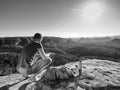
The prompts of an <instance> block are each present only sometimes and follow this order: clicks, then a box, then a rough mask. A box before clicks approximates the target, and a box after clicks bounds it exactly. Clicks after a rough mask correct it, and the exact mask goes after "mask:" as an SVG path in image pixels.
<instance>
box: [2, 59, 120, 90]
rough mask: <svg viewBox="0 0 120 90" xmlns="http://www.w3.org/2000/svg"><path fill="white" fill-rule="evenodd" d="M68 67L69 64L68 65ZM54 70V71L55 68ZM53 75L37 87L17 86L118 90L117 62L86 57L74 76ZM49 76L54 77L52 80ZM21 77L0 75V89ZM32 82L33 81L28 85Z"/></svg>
mask: <svg viewBox="0 0 120 90" xmlns="http://www.w3.org/2000/svg"><path fill="white" fill-rule="evenodd" d="M71 65H72V63H71ZM72 66H74V65H72ZM68 67H71V66H69V65H68ZM52 70H53V69H52ZM50 71H51V70H50ZM54 72H56V70H55V69H54ZM45 75H47V74H45ZM54 75H55V74H53V72H52V73H51V74H50V75H49V76H47V77H49V78H48V79H47V80H48V81H47V83H45V82H46V81H45V80H43V81H40V82H39V83H37V84H36V85H37V87H38V88H34V89H30V88H26V89H23V88H24V87H25V86H26V85H28V84H26V85H23V87H22V88H19V90H120V63H117V62H112V61H108V60H96V59H88V60H84V61H82V73H81V74H80V73H79V75H78V76H76V77H73V76H72V75H71V74H70V75H68V77H67V76H66V77H67V79H66V78H63V79H61V80H58V79H60V78H58V79H57V78H54V77H55V76H54ZM58 77H59V76H58ZM50 78H51V79H53V78H54V80H53V81H52V80H50ZM23 79H24V77H22V76H21V75H20V74H10V75H7V76H2V77H0V87H1V88H0V90H9V89H10V88H11V87H14V86H15V85H17V84H18V83H19V82H20V81H21V80H23ZM16 83H17V84H16ZM32 84H34V83H31V84H29V85H28V86H30V85H32ZM33 86H34V85H33Z"/></svg>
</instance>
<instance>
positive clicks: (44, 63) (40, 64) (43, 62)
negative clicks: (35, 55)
mask: <svg viewBox="0 0 120 90" xmlns="http://www.w3.org/2000/svg"><path fill="white" fill-rule="evenodd" d="M51 63H52V60H50V59H46V60H43V59H40V60H38V61H37V62H36V63H35V64H34V65H33V66H32V70H31V74H33V73H34V74H35V73H38V72H39V71H41V69H42V70H43V69H45V68H47V67H49V65H50V64H51Z"/></svg>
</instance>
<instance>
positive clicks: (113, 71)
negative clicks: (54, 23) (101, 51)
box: [79, 59, 120, 87]
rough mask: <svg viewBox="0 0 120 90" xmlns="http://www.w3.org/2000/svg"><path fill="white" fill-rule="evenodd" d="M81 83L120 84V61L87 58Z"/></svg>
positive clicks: (86, 84) (96, 85) (88, 84)
mask: <svg viewBox="0 0 120 90" xmlns="http://www.w3.org/2000/svg"><path fill="white" fill-rule="evenodd" d="M82 65H83V67H82V75H81V79H80V80H79V84H80V85H85V86H89V87H105V86H108V85H111V86H116V87H117V86H120V63H117V62H112V61H108V60H96V59H93V60H85V61H83V63H82Z"/></svg>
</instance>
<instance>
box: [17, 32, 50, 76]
mask: <svg viewBox="0 0 120 90" xmlns="http://www.w3.org/2000/svg"><path fill="white" fill-rule="evenodd" d="M41 41H42V35H41V34H40V33H36V34H35V35H34V37H33V41H32V42H30V43H29V44H27V45H26V46H25V47H24V48H23V50H22V52H21V55H20V58H19V61H18V65H17V71H18V72H19V73H20V74H22V75H23V76H25V77H29V76H31V75H36V74H38V73H39V72H41V70H44V69H45V68H48V67H49V66H50V64H51V62H52V59H51V58H50V57H49V56H47V54H45V51H44V49H43V46H42V44H41Z"/></svg>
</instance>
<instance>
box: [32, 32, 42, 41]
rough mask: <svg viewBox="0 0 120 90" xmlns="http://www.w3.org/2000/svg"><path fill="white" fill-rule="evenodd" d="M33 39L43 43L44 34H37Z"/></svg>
mask: <svg viewBox="0 0 120 90" xmlns="http://www.w3.org/2000/svg"><path fill="white" fill-rule="evenodd" d="M33 39H34V40H35V41H40V42H41V41H42V34H41V33H35V34H34V36H33Z"/></svg>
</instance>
